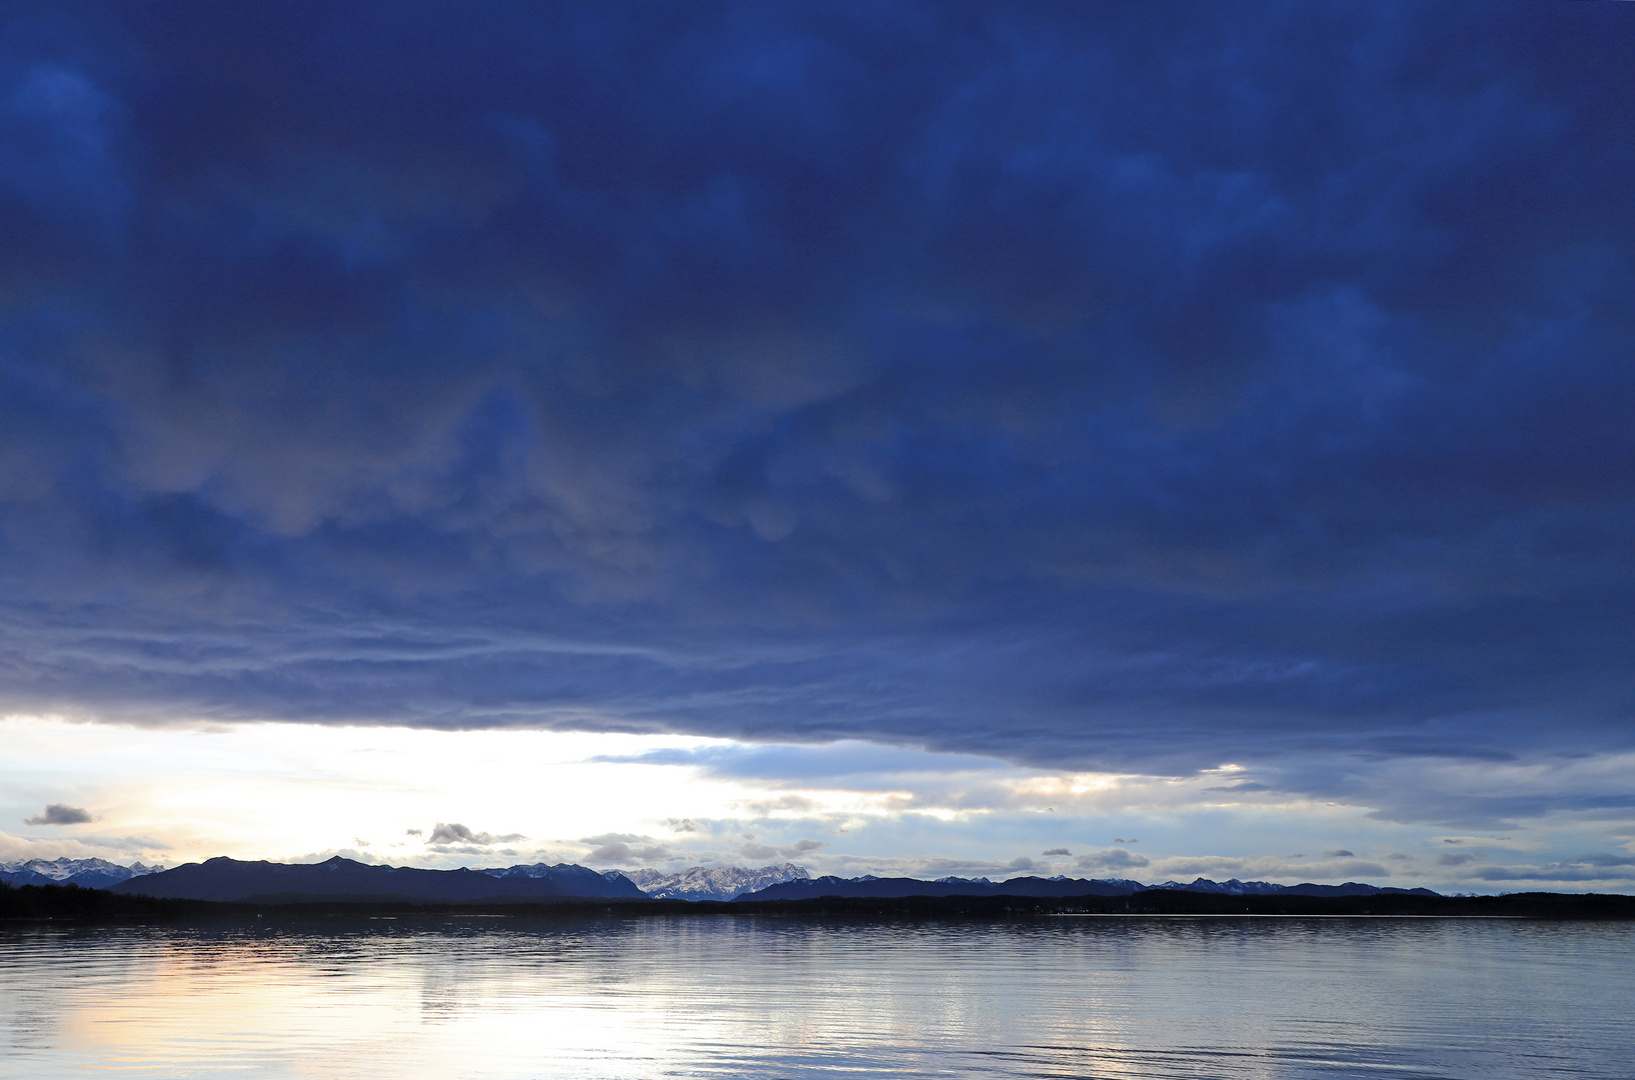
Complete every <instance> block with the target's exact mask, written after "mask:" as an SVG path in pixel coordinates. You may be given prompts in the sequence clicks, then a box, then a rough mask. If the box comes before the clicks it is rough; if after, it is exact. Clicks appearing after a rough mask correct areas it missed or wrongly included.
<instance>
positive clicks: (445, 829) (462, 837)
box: [359, 821, 528, 847]
mask: <svg viewBox="0 0 1635 1080" xmlns="http://www.w3.org/2000/svg"><path fill="white" fill-rule="evenodd" d="M417 832H418V830H415V829H411V830H409V834H410V835H411V836H412V835H415V834H416V833H417ZM526 839H528V838H527V837H526V836H523V835H522V834H521V833H506V834H505V835H504V836H495V835H494V834H493V833H486V832H477V831H475V830H473V829H470V828H467V827H466V826H464V825H461V824H459V823H458V822H454V823H452V824H447V825H445V824H444V823H443V822H441V821H439V822H438V823H437V824H436V826H434V827H433V828H432V831H431V835H430V836H428V837H426V843H427V844H469V845H473V846H477V847H487V846H489V845H491V844H513V843H516V842H517V841H518V840H526ZM359 846H360V847H361V846H363V845H359Z"/></svg>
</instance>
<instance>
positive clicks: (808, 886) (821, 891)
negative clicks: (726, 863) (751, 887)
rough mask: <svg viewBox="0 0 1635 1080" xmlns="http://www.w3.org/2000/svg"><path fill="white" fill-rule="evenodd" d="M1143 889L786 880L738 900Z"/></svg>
mask: <svg viewBox="0 0 1635 1080" xmlns="http://www.w3.org/2000/svg"><path fill="white" fill-rule="evenodd" d="M1143 887H1144V886H1142V885H1141V883H1140V882H1136V881H1101V880H1095V879H1090V878H1041V877H1019V878H1011V879H1010V880H1009V881H1001V882H992V881H989V880H988V879H986V878H942V879H941V880H939V881H921V880H919V879H918V878H877V877H860V878H838V877H819V878H811V879H809V880H805V881H785V882H783V883H781V884H778V885H770V886H768V887H767V888H764V889H761V890H759V891H758V892H752V893H746V894H745V895H743V896H740V897H738V899H739V900H740V901H745V900H815V899H817V898H819V897H825V896H839V897H871V898H897V897H905V896H1033V897H1054V896H1129V895H1130V894H1131V893H1134V892H1136V891H1138V890H1140V889H1142V888H1143Z"/></svg>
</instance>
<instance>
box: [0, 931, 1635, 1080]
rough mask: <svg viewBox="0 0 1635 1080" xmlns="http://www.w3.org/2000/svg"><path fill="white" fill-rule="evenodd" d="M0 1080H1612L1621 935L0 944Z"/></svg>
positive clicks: (1628, 994)
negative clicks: (120, 1079) (124, 1079)
mask: <svg viewBox="0 0 1635 1080" xmlns="http://www.w3.org/2000/svg"><path fill="white" fill-rule="evenodd" d="M0 995H3V1004H4V1008H3V1009H0V1075H4V1076H6V1077H67V1076H92V1075H95V1076H142V1077H150V1076H151V1077H165V1078H171V1077H235V1078H260V1077H279V1078H283V1077H298V1078H321V1077H337V1078H339V1077H346V1078H362V1080H370V1078H377V1077H393V1078H398V1077H406V1078H416V1080H419V1078H436V1080H448V1078H467V1077H469V1078H502V1077H503V1078H522V1077H541V1078H554V1077H598V1078H599V1077H664V1076H678V1077H766V1078H773V1077H787V1078H812V1077H826V1078H827V1077H859V1078H861V1077H1188V1078H1193V1077H1233V1078H1236V1077H1245V1078H1257V1080H1258V1078H1274V1077H1275V1078H1286V1077H1470V1078H1481V1080H1494V1078H1508V1077H1515V1078H1518V1080H1521V1078H1526V1080H1539V1078H1548V1077H1620V1078H1624V1077H1635V1064H1632V1062H1635V1022H1632V1016H1635V926H1632V925H1630V924H1626V923H1613V924H1607V923H1601V924H1595V923H1530V922H1514V921H1508V920H1431V919H1422V920H1409V919H1311V920H1304V919H1287V920H1285V919H1249V918H1242V919H1233V918H1193V919H1185V918H1152V919H1118V918H1035V919H1029V920H1025V921H1016V922H1008V923H968V924H961V923H909V922H903V923H893V922H865V921H832V922H824V921H797V920H793V919H775V918H759V917H737V918H710V917H697V918H693V917H676V918H652V919H632V920H625V919H608V920H605V921H598V920H584V921H572V922H562V921H556V922H552V921H544V920H541V921H524V920H511V919H478V918H471V919H454V920H442V919H438V920H433V919H423V920H422V919H399V920H395V921H393V920H371V921H358V922H342V921H334V920H331V921H312V922H305V923H297V922H284V923H278V922H273V921H271V920H263V921H262V923H259V924H255V925H249V926H245V925H236V926H224V927H214V928H209V929H183V928H168V927H166V928H152V927H147V928H108V927H99V928H92V929H62V928H58V929H50V928H42V927H23V928H19V927H12V928H8V929H0Z"/></svg>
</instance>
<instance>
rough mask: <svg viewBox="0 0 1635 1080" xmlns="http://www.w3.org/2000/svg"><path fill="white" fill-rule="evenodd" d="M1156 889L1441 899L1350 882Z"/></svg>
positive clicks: (1173, 884) (1234, 882) (1205, 882)
mask: <svg viewBox="0 0 1635 1080" xmlns="http://www.w3.org/2000/svg"><path fill="white" fill-rule="evenodd" d="M1152 888H1154V889H1179V890H1182V891H1185V892H1201V893H1214V894H1216V895H1221V896H1393V895H1395V896H1441V895H1442V894H1441V893H1435V892H1432V891H1431V890H1429V889H1394V888H1391V887H1390V886H1385V887H1381V886H1379V885H1364V884H1363V883H1362V882H1360V881H1348V882H1346V883H1345V884H1344V885H1313V884H1312V883H1311V882H1309V881H1308V882H1305V883H1304V884H1300V885H1273V884H1272V883H1271V882H1269V881H1239V880H1238V879H1237V878H1233V879H1231V880H1230V881H1210V880H1209V879H1208V878H1197V879H1196V880H1194V881H1191V882H1188V883H1187V884H1185V885H1183V884H1181V883H1180V882H1179V881H1166V882H1164V883H1163V884H1162V885H1154V886H1152Z"/></svg>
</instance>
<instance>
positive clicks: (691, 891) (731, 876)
mask: <svg viewBox="0 0 1635 1080" xmlns="http://www.w3.org/2000/svg"><path fill="white" fill-rule="evenodd" d="M607 873H622V874H623V875H624V876H625V877H627V878H629V879H630V880H631V881H633V882H635V883H636V886H637V887H638V888H639V889H641V890H642V891H643V892H645V893H646V894H647V895H648V896H656V897H661V898H663V899H666V900H731V899H732V898H733V897H735V896H740V895H742V894H743V893H749V892H756V891H758V890H760V889H764V888H766V887H767V886H769V885H777V884H779V883H781V882H785V881H806V880H809V879H810V878H811V876H812V875H811V874H809V873H807V871H806V868H805V867H804V866H796V865H795V864H794V863H787V862H786V863H779V864H778V865H777V866H763V867H761V868H760V869H759V870H748V869H745V868H744V867H741V866H694V867H691V868H689V869H687V870H683V871H682V872H681V873H679V874H666V873H662V872H661V871H658V870H652V869H646V870H624V871H607Z"/></svg>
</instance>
